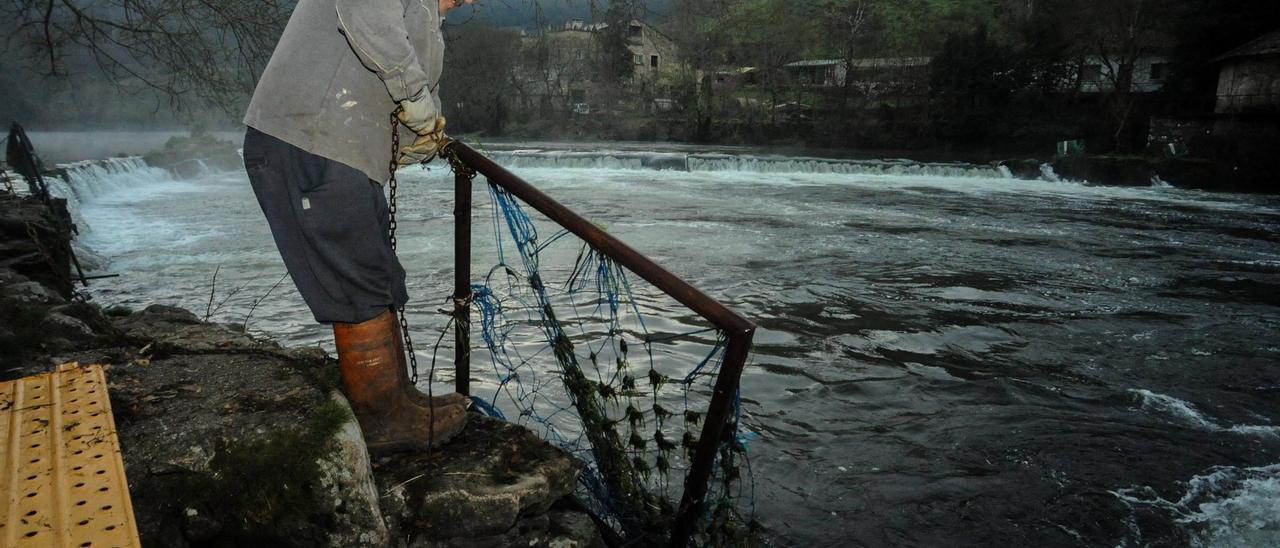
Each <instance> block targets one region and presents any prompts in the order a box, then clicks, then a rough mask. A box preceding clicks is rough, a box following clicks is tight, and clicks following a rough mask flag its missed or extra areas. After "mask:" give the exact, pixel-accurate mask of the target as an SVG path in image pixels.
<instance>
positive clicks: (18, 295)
mask: <svg viewBox="0 0 1280 548" xmlns="http://www.w3.org/2000/svg"><path fill="white" fill-rule="evenodd" d="M0 296H2V297H3V298H4V299H5V300H8V301H13V302H16V303H19V304H56V303H64V302H66V301H67V300H66V299H63V298H62V296H61V295H59V294H57V293H56V292H54V291H53V290H52V289H49V288H48V287H45V286H44V285H42V284H40V283H39V282H32V281H26V282H21V283H15V284H12V285H6V286H5V287H4V289H3V290H2V291H0Z"/></svg>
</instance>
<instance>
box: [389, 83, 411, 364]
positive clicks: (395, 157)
mask: <svg viewBox="0 0 1280 548" xmlns="http://www.w3.org/2000/svg"><path fill="white" fill-rule="evenodd" d="M400 111H401V108H399V107H396V109H395V110H394V111H392V112H391V163H390V166H389V167H388V169H389V170H390V171H391V179H390V180H388V181H387V186H388V187H390V189H391V198H390V199H389V200H388V203H387V211H388V214H387V215H388V217H389V219H388V221H389V222H388V231H387V232H388V234H387V236H388V237H389V238H390V240H391V252H392V253H393V254H394V253H395V251H396V245H397V243H398V242H396V187H397V186H398V185H397V182H396V168H398V167H400ZM396 312H397V314H396V315H397V316H398V317H399V318H400V335H401V337H403V338H404V350H405V352H408V353H409V381H410V382H412V383H413V384H415V385H417V384H418V353H417V352H414V350H413V336H412V335H410V334H409V318H408V316H406V315H405V313H404V307H403V306H401V307H397V308H396Z"/></svg>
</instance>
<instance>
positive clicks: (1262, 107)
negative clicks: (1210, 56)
mask: <svg viewBox="0 0 1280 548" xmlns="http://www.w3.org/2000/svg"><path fill="white" fill-rule="evenodd" d="M1215 61H1216V62H1217V63H1218V65H1219V72H1218V101H1217V107H1216V109H1215V111H1216V112H1217V113H1218V114H1227V115H1231V114H1247V113H1263V112H1268V113H1280V30H1276V31H1274V32H1272V33H1271V34H1268V35H1266V36H1263V37H1261V38H1258V39H1257V40H1254V41H1252V42H1249V43H1247V44H1245V45H1243V46H1240V47H1239V48H1236V49H1234V50H1232V51H1229V52H1227V53H1226V54H1225V55H1223V56H1221V57H1218V58H1217V59H1215Z"/></svg>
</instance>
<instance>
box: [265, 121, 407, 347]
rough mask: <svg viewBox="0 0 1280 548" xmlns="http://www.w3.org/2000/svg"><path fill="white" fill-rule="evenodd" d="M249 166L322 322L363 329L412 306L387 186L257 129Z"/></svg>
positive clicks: (297, 279) (290, 265)
mask: <svg viewBox="0 0 1280 548" xmlns="http://www.w3.org/2000/svg"><path fill="white" fill-rule="evenodd" d="M244 167H245V170H246V171H248V172H249V182H250V183H251V184H252V185H253V192H254V194H256V195H257V196H258V204H259V205H261V206H262V213H263V214H264V215H266V217H267V223H268V224H270V225H271V234H272V236H273V237H274V238H275V241H276V247H277V248H278V249H279V250H280V255H281V256H282V257H284V264H285V267H286V268H287V269H288V270H289V275H290V276H291V277H292V278H293V283H294V285H296V286H297V287H298V292H299V293H301V294H302V299H303V300H304V301H306V303H307V306H309V307H311V313H312V314H313V315H314V316H315V318H316V321H318V322H322V323H330V322H345V323H359V322H363V321H365V320H368V319H371V318H373V317H374V316H377V315H378V314H381V313H382V312H384V311H386V310H387V308H388V307H392V306H395V307H399V306H404V303H405V302H406V301H408V300H409V294H408V292H407V290H406V289H405V283H404V279H405V273H404V268H403V267H401V266H400V260H399V259H397V258H396V255H395V252H394V251H392V249H391V241H390V237H389V236H388V234H387V229H388V225H389V221H388V219H387V199H386V197H385V196H383V194H382V187H381V186H380V185H379V184H378V183H376V182H373V181H371V180H369V178H368V177H367V176H366V175H365V174H364V173H363V172H361V171H360V170H357V169H355V168H353V167H350V166H347V165H345V164H341V163H338V162H335V161H333V160H329V159H327V158H322V157H320V156H316V155H314V154H311V153H309V152H306V151H304V150H302V149H300V148H298V147H295V146H293V145H290V144H289V143H286V142H284V141H281V140H279V139H276V138H275V137H272V136H270V135H267V134H265V133H262V132H260V131H258V130H256V129H253V128H249V130H248V132H247V133H246V134H245V137H244Z"/></svg>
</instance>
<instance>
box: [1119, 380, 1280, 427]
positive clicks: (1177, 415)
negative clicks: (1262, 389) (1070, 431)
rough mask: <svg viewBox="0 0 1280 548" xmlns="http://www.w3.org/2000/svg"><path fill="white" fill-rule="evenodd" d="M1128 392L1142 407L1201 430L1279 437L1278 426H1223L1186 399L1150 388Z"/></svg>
mask: <svg viewBox="0 0 1280 548" xmlns="http://www.w3.org/2000/svg"><path fill="white" fill-rule="evenodd" d="M1129 392H1130V393H1131V394H1134V395H1136V396H1137V397H1138V398H1139V400H1140V402H1141V404H1142V408H1143V409H1146V410H1149V411H1152V412H1155V413H1161V414H1164V415H1166V416H1168V417H1169V418H1171V419H1173V420H1175V421H1177V422H1179V423H1182V424H1185V425H1187V426H1189V427H1191V428H1199V429H1201V430H1209V431H1214V432H1234V433H1236V434H1246V435H1253V436H1272V437H1280V426H1271V425H1256V424H1233V425H1229V426H1223V425H1222V424H1220V423H1219V422H1218V421H1216V420H1214V419H1212V418H1210V417H1208V416H1205V414H1204V413H1201V412H1200V410H1199V409H1196V406H1194V405H1192V404H1191V403H1189V402H1187V401H1184V400H1180V399H1178V398H1175V397H1173V396H1168V395H1165V394H1157V393H1155V392H1152V391H1150V390H1130V391H1129Z"/></svg>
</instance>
